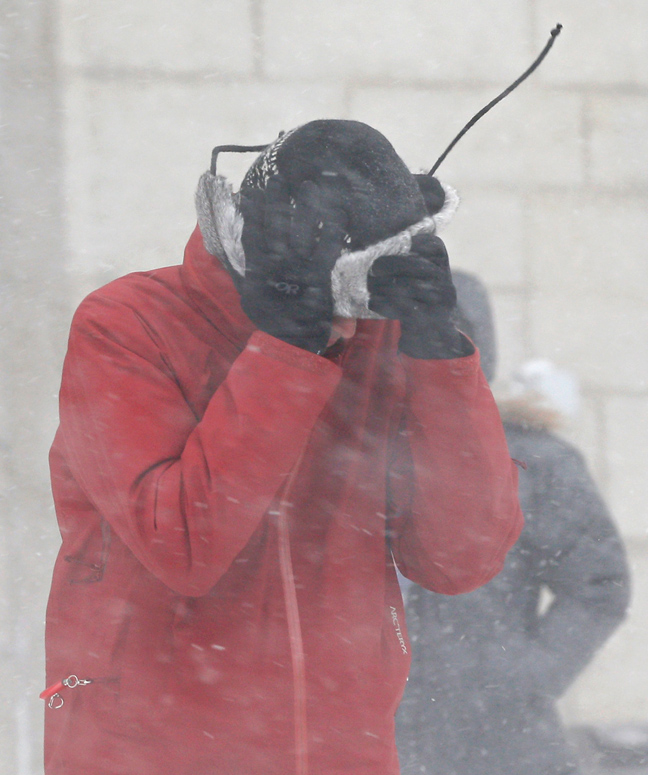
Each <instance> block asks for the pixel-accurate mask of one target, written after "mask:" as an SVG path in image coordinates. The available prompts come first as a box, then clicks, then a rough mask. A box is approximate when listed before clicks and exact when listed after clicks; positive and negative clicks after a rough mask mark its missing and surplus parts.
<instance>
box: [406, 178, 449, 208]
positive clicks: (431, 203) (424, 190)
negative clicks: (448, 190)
mask: <svg viewBox="0 0 648 775" xmlns="http://www.w3.org/2000/svg"><path fill="white" fill-rule="evenodd" d="M414 178H415V180H416V182H417V183H418V187H419V189H420V190H421V194H423V199H424V200H425V208H426V210H427V211H428V215H436V214H437V213H438V212H439V211H440V210H441V209H442V208H443V205H444V204H445V197H446V195H445V191H444V190H443V186H442V185H441V183H439V181H438V180H437V179H436V178H434V177H432V176H431V175H414Z"/></svg>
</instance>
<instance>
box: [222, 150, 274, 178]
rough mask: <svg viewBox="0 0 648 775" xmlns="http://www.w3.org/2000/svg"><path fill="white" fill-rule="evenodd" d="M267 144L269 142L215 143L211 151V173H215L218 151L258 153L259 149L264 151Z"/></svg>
mask: <svg viewBox="0 0 648 775" xmlns="http://www.w3.org/2000/svg"><path fill="white" fill-rule="evenodd" d="M268 145H270V143H266V144H265V145H217V146H216V147H215V148H214V150H213V151H212V156H211V168H210V170H211V174H212V175H215V174H216V162H217V161H218V154H219V153H228V152H229V153H252V152H253V151H256V152H257V153H258V152H259V151H265V149H266V148H267V147H268Z"/></svg>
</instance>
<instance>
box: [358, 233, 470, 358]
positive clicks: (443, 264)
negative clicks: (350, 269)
mask: <svg viewBox="0 0 648 775" xmlns="http://www.w3.org/2000/svg"><path fill="white" fill-rule="evenodd" d="M367 288H368V290H369V309H371V310H373V311H374V312H377V313H378V314H379V315H382V316H383V317H386V318H391V319H393V320H400V322H401V338H400V343H399V349H400V351H401V352H403V353H405V354H406V355H409V356H411V357H412V358H424V359H428V358H439V359H441V358H459V357H462V356H464V355H471V354H472V353H473V352H474V347H473V346H472V345H471V343H470V341H469V340H468V339H466V338H465V337H464V336H463V335H462V334H460V333H459V331H457V329H456V328H455V325H454V323H453V321H452V313H453V310H454V308H455V306H456V304H457V292H456V291H455V287H454V285H453V283H452V275H451V274H450V264H449V262H448V253H447V252H446V249H445V245H444V244H443V242H442V241H441V240H440V239H439V237H437V236H435V235H433V234H418V235H416V236H415V237H413V238H412V252H411V253H410V254H409V255H407V256H381V257H380V258H378V259H376V260H375V261H374V263H373V265H372V267H371V270H370V271H369V276H368V277H367Z"/></svg>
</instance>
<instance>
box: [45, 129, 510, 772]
mask: <svg viewBox="0 0 648 775" xmlns="http://www.w3.org/2000/svg"><path fill="white" fill-rule="evenodd" d="M196 201H197V208H198V222H199V226H198V228H197V229H196V230H195V232H194V233H193V235H192V236H191V238H190V240H189V243H188V245H187V248H186V252H185V257H184V262H183V264H182V265H181V266H172V267H167V268H164V269H158V270H154V271H150V272H137V273H134V274H131V275H128V276H126V277H123V278H121V279H118V280H116V281H114V282H112V283H110V284H108V285H107V286H105V287H104V288H101V289H99V290H98V291H95V292H94V293H92V294H90V296H88V297H87V298H86V299H85V301H83V303H82V304H81V306H80V307H79V309H78V311H77V313H76V315H75V317H74V320H73V323H72V327H71V332H70V339H69V348H68V352H67V357H66V360H65V365H64V370H63V379H62V385H61V392H60V427H59V430H58V432H57V434H56V438H55V441H54V444H53V447H52V451H51V470H52V486H53V492H54V498H55V503H56V511H57V517H58V520H59V524H60V530H61V535H62V539H63V541H62V546H61V550H60V554H59V556H58V558H57V561H56V566H55V569H54V577H53V583H52V590H51V594H50V599H49V604H48V610H47V630H46V648H47V685H48V687H49V688H48V689H47V690H46V691H45V692H44V693H43V696H44V699H45V700H46V705H47V707H46V741H45V743H46V752H45V753H46V772H47V773H48V775H167V773H168V775H208V774H209V775H261V773H263V775H291V774H293V773H294V774H295V775H343V774H344V775H396V773H398V760H397V754H396V749H395V743H394V713H395V710H396V708H397V705H398V702H399V700H400V697H401V694H402V691H403V687H404V683H405V680H406V676H407V673H408V668H409V659H410V656H409V643H408V640H407V633H406V629H405V621H404V615H403V607H402V600H401V596H400V591H399V586H398V582H397V578H396V570H395V566H397V567H398V568H399V569H400V570H401V571H402V573H403V574H404V575H405V576H407V577H408V578H410V579H412V580H413V581H415V582H416V583H418V584H420V585H422V586H424V587H426V588H427V589H430V590H434V591H437V592H443V593H445V594H456V593H460V592H466V591H469V590H472V589H474V588H476V587H478V586H479V585H481V584H484V583H485V582H487V581H488V580H489V579H491V578H492V577H493V576H494V575H495V574H497V573H498V572H499V570H500V569H501V567H502V564H503V561H504V557H505V555H506V552H507V550H508V549H509V548H510V547H511V545H512V544H513V543H514V541H515V540H516V538H517V536H518V534H519V532H520V529H521V524H522V518H521V514H520V510H519V506H518V502H517V492H516V491H517V488H516V482H517V479H516V472H515V468H514V466H513V465H512V462H511V459H510V457H509V453H508V450H507V446H506V441H505V438H504V433H503V430H502V426H501V423H500V419H499V416H498V413H497V409H496V407H495V404H494V402H493V399H492V396H491V393H490V390H489V388H488V385H487V383H486V380H485V379H484V377H483V374H482V372H481V369H480V366H479V355H478V352H476V351H475V349H474V347H473V346H472V344H471V343H470V341H469V340H468V339H466V338H465V337H464V336H463V335H462V334H460V333H459V332H458V331H457V330H456V328H455V327H454V325H453V324H452V322H451V315H452V311H453V308H454V305H455V300H456V296H455V291H454V286H453V285H452V281H451V278H450V271H449V266H448V259H447V254H446V252H445V248H444V246H443V243H442V242H441V240H440V239H439V238H438V237H437V236H436V230H437V228H438V227H439V226H440V225H441V224H442V223H443V222H444V221H445V220H447V218H448V217H449V214H450V212H451V210H452V208H453V197H452V195H451V192H446V191H444V190H443V188H442V187H441V186H440V185H439V184H438V182H437V181H435V180H434V179H432V178H426V179H425V180H423V179H421V178H418V179H417V177H415V176H413V175H412V174H411V173H410V172H409V171H408V170H407V168H406V167H405V165H404V164H403V162H402V161H401V159H400V158H399V157H398V156H397V154H396V152H395V151H394V149H393V148H392V146H391V145H390V144H389V143H388V141H387V140H386V139H385V138H384V137H383V136H382V135H381V134H380V133H378V132H376V131H375V130H373V129H372V128H370V127H368V126H366V125H364V124H361V123H358V122H350V121H332V120H326V121H315V122H311V123H309V124H306V125H304V126H302V127H300V128H298V129H296V130H293V131H292V132H288V133H286V134H284V135H282V136H280V138H279V139H278V140H277V141H276V142H275V143H273V144H272V145H271V146H269V147H268V148H267V149H266V150H265V151H264V152H263V153H262V154H261V156H260V157H259V158H258V159H257V161H256V162H255V163H254V164H253V166H252V167H251V169H250V171H249V172H248V174H247V175H246V177H245V179H244V181H243V184H242V186H241V190H240V192H239V193H238V194H236V195H234V194H233V193H232V190H231V188H230V187H229V186H228V184H227V182H226V181H225V180H224V179H223V178H222V177H220V176H219V175H217V174H216V170H215V164H214V165H213V168H212V170H211V171H209V172H207V173H205V175H203V176H202V178H201V180H200V183H199V187H198V192H197V196H196Z"/></svg>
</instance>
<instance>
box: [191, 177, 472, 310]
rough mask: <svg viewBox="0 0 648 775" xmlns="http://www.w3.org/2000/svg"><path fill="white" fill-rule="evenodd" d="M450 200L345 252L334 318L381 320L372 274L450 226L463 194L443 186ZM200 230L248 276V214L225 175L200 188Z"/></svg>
mask: <svg viewBox="0 0 648 775" xmlns="http://www.w3.org/2000/svg"><path fill="white" fill-rule="evenodd" d="M443 188H444V191H445V195H446V197H445V202H444V205H443V207H442V208H441V210H440V211H439V212H438V213H436V215H429V216H427V217H426V218H423V219H422V220H420V221H418V223H414V224H412V225H411V226H408V227H407V229H404V230H403V231H401V232H399V233H398V234H395V235H394V236H393V237H388V238H387V239H385V240H382V241H381V242H376V243H375V244H373V245H370V246H369V247H368V248H365V249H364V250H357V251H353V252H343V253H342V254H341V256H340V258H339V259H338V260H337V262H336V264H335V267H334V268H333V273H332V278H331V284H332V291H333V300H334V314H335V315H339V316H340V317H347V318H374V319H381V316H380V315H377V314H376V313H375V312H372V311H371V310H370V309H369V291H368V289H367V274H368V272H369V270H370V269H371V265H372V264H373V262H374V261H375V260H376V259H377V258H379V257H380V256H393V255H403V256H405V255H407V253H409V252H410V250H411V247H412V237H414V236H415V235H416V234H423V233H430V234H435V233H436V232H437V231H438V230H440V229H442V228H443V227H444V226H446V225H447V224H448V223H449V222H450V219H451V218H452V216H453V215H454V213H455V211H456V209H457V207H458V205H459V197H458V195H457V192H456V191H455V190H454V189H452V188H450V187H449V186H443ZM196 211H197V214H198V226H199V227H200V232H201V234H202V238H203V243H204V245H205V249H206V250H207V252H209V253H211V254H212V255H213V256H216V257H217V258H218V259H219V260H220V261H221V263H222V264H223V266H224V267H225V268H226V269H232V270H233V271H234V272H235V273H236V274H238V275H240V276H241V277H243V276H244V275H245V253H244V251H243V244H242V242H241V235H242V233H243V216H242V215H241V212H240V211H239V209H238V206H237V202H236V196H235V195H234V194H233V192H232V186H231V185H230V184H229V183H228V182H227V180H226V178H224V177H223V176H222V175H212V174H211V172H209V171H208V172H205V173H204V174H203V175H202V176H201V177H200V180H199V181H198V188H197V190H196Z"/></svg>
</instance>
